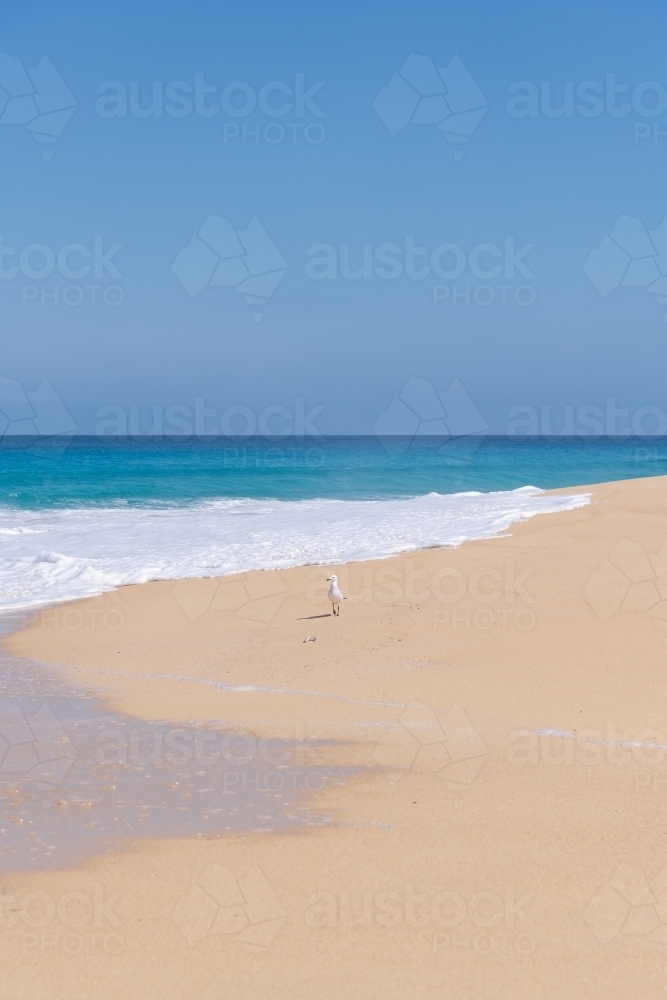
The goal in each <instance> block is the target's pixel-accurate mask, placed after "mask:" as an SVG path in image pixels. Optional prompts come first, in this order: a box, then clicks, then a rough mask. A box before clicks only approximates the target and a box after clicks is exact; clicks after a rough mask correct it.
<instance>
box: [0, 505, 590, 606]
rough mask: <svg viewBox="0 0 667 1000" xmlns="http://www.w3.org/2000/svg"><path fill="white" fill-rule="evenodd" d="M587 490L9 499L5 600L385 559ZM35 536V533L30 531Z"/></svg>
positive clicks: (481, 534)
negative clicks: (68, 501) (113, 502)
mask: <svg viewBox="0 0 667 1000" xmlns="http://www.w3.org/2000/svg"><path fill="white" fill-rule="evenodd" d="M588 500H589V497H588V495H587V494H574V495H561V496H553V495H547V494H544V493H542V492H541V491H540V490H538V489H536V488H535V487H532V486H526V487H522V488H521V489H517V490H508V491H503V492H497V493H455V494H450V495H445V496H443V495H441V494H439V493H429V494H427V495H426V496H421V497H412V498H409V499H400V500H295V501H284V500H229V499H221V500H214V501H206V502H201V503H196V504H189V505H181V506H176V505H174V506H164V505H163V506H149V505H146V506H136V507H131V506H127V505H124V506H117V507H90V508H70V509H51V510H47V511H45V510H39V511H36V510H33V511H21V510H17V509H16V508H10V507H0V534H1V535H2V536H3V537H2V542H1V543H0V610H3V609H16V608H27V607H34V606H36V605H41V604H47V603H54V602H59V601H67V600H72V599H73V598H77V597H92V596H95V595H98V594H101V593H103V592H104V591H107V590H111V589H113V588H114V587H118V586H121V585H124V584H130V583H146V582H147V581H149V580H174V579H181V578H185V577H214V576H226V575H228V574H230V573H239V572H244V571H246V570H258V569H284V568H287V567H289V566H303V565H313V564H319V565H326V564H332V563H342V562H355V561H359V560H362V559H378V558H382V557H385V556H391V555H396V554H398V553H401V552H408V551H411V550H414V549H420V548H432V547H436V546H452V547H453V546H457V545H460V544H461V543H462V542H464V541H467V540H470V539H479V538H491V537H494V536H497V535H499V534H502V533H503V532H504V531H506V530H507V528H508V527H509V525H510V524H512V523H513V522H516V521H522V520H525V519H526V518H529V517H532V516H534V515H535V514H546V513H553V512H556V511H563V510H572V509H574V508H575V507H582V506H584V505H585V504H586V503H588ZM33 536H36V537H33Z"/></svg>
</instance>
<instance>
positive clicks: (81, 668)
mask: <svg viewBox="0 0 667 1000" xmlns="http://www.w3.org/2000/svg"><path fill="white" fill-rule="evenodd" d="M559 492H570V493H573V492H590V493H591V494H592V502H591V504H590V505H589V506H587V507H584V508H581V509H578V510H574V511H569V512H564V513H559V514H549V515H541V516H536V517H534V518H532V519H531V520H529V521H527V522H524V523H522V524H517V525H515V526H513V528H512V529H511V531H510V533H509V534H508V535H507V536H506V537H503V538H498V539H493V540H486V541H480V542H470V543H467V544H464V545H463V546H461V547H460V548H458V549H455V550H448V549H437V550H436V549H434V550H427V551H422V552H418V553H414V554H411V555H408V556H405V557H398V558H393V559H387V560H382V561H377V562H366V563H363V564H354V565H347V566H341V567H338V568H335V569H334V568H333V567H327V568H322V567H307V568H300V569H292V570H286V571H281V572H280V573H274V572H266V573H253V574H247V575H245V576H243V577H235V578H225V579H222V580H188V581H180V582H178V583H176V584H174V583H151V584H144V585H141V586H133V587H126V588H122V589H120V590H118V591H117V592H115V593H113V594H108V595H105V596H104V597H103V598H100V599H96V600H88V601H82V602H77V603H75V604H71V605H68V606H63V607H59V608H56V609H52V610H49V611H47V612H44V613H42V614H40V615H38V616H37V617H36V620H34V621H33V622H32V623H31V624H30V625H29V627H27V628H26V629H24V630H23V631H21V632H18V633H15V634H14V635H13V636H11V637H10V638H9V640H7V641H6V644H5V645H6V648H7V649H8V650H9V651H10V652H11V653H12V654H14V655H18V656H24V657H29V658H33V659H36V660H41V661H48V662H50V663H58V664H60V665H62V666H61V667H60V668H59V669H60V672H61V674H62V676H64V677H65V678H67V679H70V680H71V681H72V682H73V684H75V685H76V686H77V687H79V688H82V687H83V688H85V689H86V690H88V691H94V692H97V693H99V694H101V695H103V696H104V697H105V699H106V700H107V701H108V703H109V705H110V706H112V707H113V708H114V709H115V710H118V711H122V712H125V713H129V714H132V715H135V716H138V717H141V718H145V719H160V720H172V721H174V722H176V721H179V720H181V721H184V720H202V721H204V720H225V721H226V722H227V723H229V725H230V726H235V727H237V728H239V729H240V730H244V731H247V732H251V733H253V734H254V735H255V736H256V737H258V738H262V737H271V736H276V735H282V736H284V737H286V738H288V739H291V740H296V741H299V749H298V753H299V754H300V756H299V758H298V761H299V762H300V766H301V767H302V768H305V769H306V770H307V768H308V765H309V762H310V763H311V764H313V766H314V763H313V762H314V761H316V760H320V759H322V755H324V757H325V758H326V760H327V761H329V762H331V761H333V762H338V763H342V764H346V765H355V766H356V767H357V768H358V769H359V770H358V773H357V774H356V776H354V777H350V778H349V779H348V780H347V781H346V782H345V783H344V784H343V785H342V786H333V787H325V788H323V789H322V790H320V791H312V792H311V793H308V795H307V796H306V798H305V799H304V801H306V802H307V803H308V804H309V805H310V806H311V807H312V809H313V810H314V813H317V812H322V811H324V812H326V813H328V814H329V815H330V817H331V820H332V822H330V823H329V824H328V825H323V826H311V827H308V828H306V829H301V830H298V831H294V832H289V833H281V834H279V835H278V834H267V833H263V834H259V833H249V834H243V835H242V834H238V835H230V836H224V837H220V838H217V839H210V840H206V839H190V840H185V839H163V840H141V839H138V840H135V841H132V842H128V843H127V844H126V845H125V846H124V849H121V850H119V851H118V852H116V853H113V854H111V855H106V856H105V857H103V858H100V859H97V860H94V861H91V862H87V863H86V864H85V865H83V866H82V867H80V868H76V869H75V870H68V871H57V872H46V873H45V872H39V873H38V872H34V873H30V874H17V875H11V876H6V877H5V878H4V879H3V884H2V892H3V894H4V896H5V897H12V899H11V900H9V901H7V899H5V905H4V909H3V911H2V912H0V920H1V921H2V924H3V929H2V933H1V934H0V995H1V996H3V997H8V998H11V1000H19V998H24V997H25V998H30V1000H38V998H41V997H45V998H49V1000H51V998H61V997H62V998H67V1000H98V998H100V1000H106V998H113V1000H124V998H128V1000H129V998H132V1000H136V998H139V997H141V998H144V997H146V998H152V997H156V998H157V997H159V998H160V1000H172V998H174V1000H181V998H183V1000H185V998H188V1000H190V998H192V997H197V998H198V1000H218V998H219V1000H222V998H230V1000H232V998H234V1000H236V998H243V1000H245V998H268V997H276V998H283V997H284V998H289V1000H302V998H303V1000H310V998H314V997H318V998H329V997H331V998H346V997H350V998H355V1000H357V998H359V997H364V998H365V997H369V998H375V997H378V998H380V997H381V998H383V1000H386V998H394V997H395V998H397V1000H398V998H401V1000H404V998H412V997H420V998H421V997H424V998H436V997H437V998H442V997H451V998H475V1000H486V998H494V1000H495V998H508V1000H510V998H511V1000H522V998H526V1000H527V998H530V1000H537V998H545V1000H547V998H548V1000H555V998H561V997H568V998H572V1000H575V998H586V1000H597V998H600V1000H601V998H603V997H604V998H615V997H623V998H624V1000H626V998H627V997H628V996H638V997H639V996H641V997H648V998H653V997H663V996H665V994H666V992H667V976H666V972H667V868H666V866H667V809H666V806H667V684H666V682H665V679H666V673H667V651H666V649H665V637H667V631H666V630H665V629H664V626H665V625H667V503H666V502H665V501H666V499H667V478H662V477H656V478H653V479H641V480H635V481H626V482H620V483H610V484H604V485H600V486H594V487H590V488H588V489H587V490H583V491H582V490H569V491H559ZM332 570H333V571H335V572H337V574H338V576H339V579H340V585H341V588H342V590H343V593H344V594H346V596H347V600H346V601H345V602H344V605H343V608H342V613H341V615H340V618H334V617H332V616H331V615H330V614H329V611H330V608H329V606H328V604H327V602H326V589H327V584H326V582H325V581H326V577H327V576H328V575H329V572H330V571H332ZM307 636H314V637H316V641H314V642H308V643H304V641H303V640H304V639H305V638H306V637H307ZM221 684H222V685H224V687H221ZM244 686H246V687H247V686H253V687H256V688H261V689H264V690H260V691H257V690H254V691H248V690H245V691H244V690H235V689H236V688H242V687H244ZM540 730H541V731H542V732H539V731H540ZM568 734H570V735H569V736H568ZM313 739H315V740H327V741H331V742H330V743H329V744H327V745H326V746H325V747H324V749H318V745H317V744H315V747H313V745H312V742H310V741H312V740H313ZM659 744H664V748H660V746H659ZM295 753H297V751H295ZM318 755H319V757H318ZM295 760H296V757H295ZM40 893H41V894H45V895H43V896H37V897H34V899H33V901H32V902H31V896H32V895H33V894H40ZM72 894H74V895H72ZM96 894H97V896H96ZM96 899H97V902H96ZM12 900H13V901H12ZM100 900H103V901H106V909H105V908H104V905H103V904H101V903H100ZM49 901H50V902H49ZM51 904H52V905H51ZM17 907H18V909H19V910H21V912H16V911H17ZM40 907H41V909H40ZM21 908H22V909H21ZM35 914H37V917H36V916H35ZM41 914H44V916H43V917H41V918H40V915H41ZM36 925H39V926H36Z"/></svg>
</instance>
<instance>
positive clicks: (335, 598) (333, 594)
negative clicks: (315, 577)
mask: <svg viewBox="0 0 667 1000" xmlns="http://www.w3.org/2000/svg"><path fill="white" fill-rule="evenodd" d="M327 583H331V586H330V587H329V593H328V594H327V597H328V598H329V600H330V601H331V607H332V608H333V613H334V615H336V614H338V615H339V614H340V602H341V601H344V600H345V598H344V597H343V595H342V594H341V592H340V590H339V588H338V577H337V576H336V575H335V574H334V575H333V576H328V577H327ZM336 606H338V611H336Z"/></svg>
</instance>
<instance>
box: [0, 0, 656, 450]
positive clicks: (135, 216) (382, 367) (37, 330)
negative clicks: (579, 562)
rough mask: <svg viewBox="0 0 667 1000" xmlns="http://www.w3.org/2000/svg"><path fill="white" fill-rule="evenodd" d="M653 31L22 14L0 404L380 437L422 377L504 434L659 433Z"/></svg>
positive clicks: (639, 17)
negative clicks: (641, 415) (530, 415)
mask: <svg viewBox="0 0 667 1000" xmlns="http://www.w3.org/2000/svg"><path fill="white" fill-rule="evenodd" d="M666 22H667V8H666V7H665V5H664V3H660V2H657V0H643V2H641V3H632V2H629V0H628V2H618V0H604V2H602V0H598V2H596V0H583V2H582V0H577V2H573V0H558V2H551V0H546V2H541V3H535V2H534V0H513V2H510V3H502V4H501V3H491V2H484V3H480V2H474V0H473V2H468V3H461V2H459V3H449V2H435V0H429V2H420V0H412V2H410V3H406V2H404V3H397V2H395V0H389V2H386V0H385V2H383V3H376V2H366V3H359V2H350V0H343V2H338V3H335V4H313V3H310V2H309V3H304V2H292V3H289V4H276V3H269V2H254V0H247V2H246V3H244V4H223V3H220V2H213V0H208V2H206V0H191V2H188V3H183V2H176V0H160V2H159V3H158V2H156V0H141V2H140V3H136V2H132V3H130V2H128V0H118V2H116V3H114V4H111V5H108V4H106V5H100V4H91V3H90V2H74V0H63V2H62V3H59V4H52V3H46V2H41V3H30V2H27V3H25V4H14V5H10V6H9V7H7V8H6V9H5V11H4V12H3V31H2V43H1V48H2V51H3V52H4V54H5V56H4V57H3V60H1V61H0V88H2V89H3V90H4V92H5V96H3V94H2V93H0V104H4V109H3V110H2V112H0V176H1V178H2V192H3V198H2V203H3V211H2V225H1V227H0V234H1V236H2V248H1V249H0V253H1V254H2V256H1V257H0V304H1V308H2V334H1V336H2V352H1V354H0V359H1V360H0V376H4V377H5V378H9V379H14V380H17V381H19V382H20V383H21V385H22V386H23V387H24V388H25V389H26V391H32V390H34V389H35V388H36V387H37V386H38V385H39V383H40V382H41V381H42V380H43V379H48V380H49V381H50V382H51V384H52V385H53V387H54V388H55V390H56V391H57V393H58V394H59V396H60V397H61V398H62V400H63V401H64V403H65V404H66V406H67V407H68V409H69V410H70V411H71V412H72V414H74V417H75V420H76V421H77V424H78V426H79V427H80V429H81V430H84V431H86V430H87V431H90V430H91V429H93V427H94V424H95V420H96V419H97V418H96V413H97V412H98V411H99V408H100V407H102V406H104V405H116V406H120V407H123V408H125V409H127V408H128V407H130V406H131V405H135V406H139V407H140V408H141V413H142V419H144V417H145V414H146V413H147V412H148V410H149V408H151V407H153V406H160V407H163V408H164V407H169V406H173V405H183V406H185V407H189V408H193V407H194V400H195V398H197V397H199V398H202V399H203V400H204V405H205V406H206V407H208V408H215V409H216V410H217V412H218V413H221V412H223V411H225V409H227V408H229V407H230V406H240V407H247V408H248V409H249V410H251V411H252V412H253V413H254V414H259V413H260V412H262V411H263V410H265V409H266V407H269V406H279V407H285V408H286V409H287V410H288V411H289V412H290V413H292V414H293V413H294V409H295V406H296V405H297V404H296V403H295V400H296V399H297V398H303V400H304V401H305V402H304V403H303V404H299V405H303V406H305V407H306V412H308V410H309V409H310V408H312V407H315V406H318V407H320V406H321V407H323V408H324V409H323V410H322V411H321V412H320V414H319V416H318V418H317V424H318V427H319V429H320V430H322V431H324V432H330V433H334V432H341V433H345V432H351V433H370V432H371V430H372V428H373V426H374V425H375V422H376V420H377V418H378V416H379V414H380V413H381V412H382V411H384V410H386V409H387V407H388V406H389V404H390V403H391V400H392V399H393V397H394V396H395V395H396V394H397V393H399V392H400V391H401V389H402V387H403V386H404V385H405V383H406V381H407V380H408V378H409V377H411V376H414V377H415V378H418V379H424V380H428V381H430V382H431V383H432V384H433V386H434V387H435V389H436V390H437V391H438V392H446V391H447V390H449V388H450V386H451V384H452V382H454V380H456V379H458V380H460V382H461V383H462V385H463V386H464V388H465V390H466V392H467V394H468V395H469V397H470V398H471V399H472V400H473V401H474V404H475V406H476V408H477V410H478V411H479V413H481V414H482V416H483V418H484V421H485V422H486V425H487V426H488V427H489V428H490V429H491V430H493V431H495V432H496V433H503V432H504V431H505V430H506V429H507V426H508V421H509V419H510V417H509V414H510V413H511V411H512V410H513V408H515V407H517V406H530V407H532V408H533V409H534V410H535V412H537V413H538V414H541V413H542V410H541V408H542V407H547V408H549V409H548V410H547V411H545V412H547V413H548V414H549V415H550V418H551V420H552V423H553V424H554V425H556V427H555V429H557V425H558V424H559V423H562V419H563V413H564V407H566V406H572V407H574V411H575V413H576V411H577V410H578V409H580V408H581V407H583V406H599V407H601V408H604V407H605V406H607V404H606V402H605V401H606V399H607V398H608V397H613V398H614V400H615V404H614V405H615V406H617V407H619V408H627V409H628V410H629V412H630V414H631V415H632V413H634V412H636V411H637V410H638V409H640V408H642V407H646V406H649V407H659V408H661V409H662V410H664V411H667V391H666V389H665V377H664V372H665V362H666V360H667V322H666V320H665V316H667V282H666V283H665V289H662V288H661V287H660V283H659V279H660V277H661V275H663V274H667V227H666V228H665V231H664V235H663V231H662V230H659V231H658V232H657V233H655V232H654V234H653V235H651V231H652V230H653V231H655V230H658V227H659V226H660V223H661V222H662V221H663V220H664V219H665V217H667V185H666V183H665V178H666V177H667V169H666V168H667V62H666V61H665V56H664V38H665V28H666V26H667V24H666ZM411 53H413V54H414V56H413V57H412V59H411V60H408V57H409V56H410V54H411ZM43 56H47V57H48V60H50V62H48V61H47V62H46V63H45V62H43V61H41V60H42V57H43ZM415 56H416V57H421V58H415ZM6 57H11V58H6ZM457 57H458V58H457ZM406 60H408V61H407V62H406ZM31 70H32V71H33V72H32V75H31V74H30V71H31ZM399 71H400V72H399ZM438 71H443V72H442V73H439V72H438ZM26 81H27V83H26ZM392 81H393V83H392ZM385 88H388V89H385ZM154 98H155V100H154ZM74 105H75V110H74V112H73V113H72V111H71V108H72V107H74ZM559 108H560V109H562V111H563V113H562V114H560V115H558V109H559ZM31 109H32V110H31ZM415 116H416V117H417V119H419V118H422V119H424V121H423V122H422V123H419V122H418V121H415V120H414V119H415ZM439 125H442V126H443V127H442V128H439V127H438V126H439ZM392 132H393V133H395V134H392ZM466 134H468V136H469V137H468V138H467V139H465V135H466ZM456 137H458V138H459V140H461V141H449V140H450V139H452V138H456ZM53 140H55V141H53ZM211 216H212V217H213V219H210V218H209V217H211ZM621 217H626V218H625V219H624V220H623V219H621V222H620V223H619V221H618V220H619V218H621ZM255 218H256V219H257V220H258V222H257V223H254V222H253V220H254V219H255ZM207 220H208V222H207ZM220 220H226V222H224V221H220ZM205 224H206V229H203V227H204V226H205ZM609 233H611V236H607V239H606V241H604V238H605V236H606V235H607V234H609ZM195 234H200V235H199V236H197V238H196V239H195V240H193V237H194V236H195ZM603 241H604V242H603ZM601 243H602V246H601ZM188 248H189V249H188ZM597 248H600V249H599V252H598V253H597V255H596V254H593V256H592V257H591V256H590V255H591V253H592V251H595V250H596V249H597ZM172 265H174V267H172ZM584 265H586V267H584ZM355 274H356V275H357V277H353V275H355ZM211 282H213V284H212V283H211ZM218 282H222V284H220V283H218ZM623 282H625V284H624V283H623ZM656 282H658V284H657V285H656ZM244 283H245V284H244ZM603 293H604V294H603ZM661 293H662V294H661ZM56 297H57V301H56ZM661 298H662V299H663V300H664V301H662V302H661V301H660V299H661ZM146 419H147V417H146ZM540 419H542V417H541V416H540ZM552 429H553V428H552Z"/></svg>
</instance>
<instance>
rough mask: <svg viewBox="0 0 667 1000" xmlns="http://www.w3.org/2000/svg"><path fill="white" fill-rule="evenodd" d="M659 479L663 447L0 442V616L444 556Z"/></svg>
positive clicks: (508, 442) (366, 441)
mask: <svg viewBox="0 0 667 1000" xmlns="http://www.w3.org/2000/svg"><path fill="white" fill-rule="evenodd" d="M664 472H667V441H665V439H663V438H647V439H634V438H625V439H609V438H602V439H598V440H584V439H561V440H554V439H548V440H545V439H536V440H526V439H510V438H499V437H491V436H487V437H469V438H453V439H452V438H450V439H441V438H438V437H429V438H426V437H425V438H414V439H408V438H382V439H379V438H376V437H326V438H309V437H306V438H302V439H297V438H281V439H273V438H272V439H266V438H258V437H253V438H247V439H237V438H222V437H217V438H214V439H208V440H199V439H189V440H185V441H184V440H178V439H164V438H163V439H145V438H129V439H123V440H107V439H98V438H82V437H72V438H65V437H58V438H53V439H38V440H32V439H29V438H25V437H22V438H5V439H4V440H3V441H2V442H1V444H0V610H2V609H15V608H21V607H30V606H36V605H39V604H44V603H48V602H53V601H62V600H68V599H71V598H73V597H79V596H86V595H92V594H96V593H101V592H103V591H105V590H108V589H110V588H112V587H114V586H117V585H119V584H126V583H135V582H143V581H146V580H154V579H176V578H180V577H192V576H219V575H225V574H228V573H237V572H243V571H245V570H251V569H266V568H274V569H280V568H283V567H287V566H294V565H305V564H322V565H326V564H332V563H337V562H345V561H350V560H358V559H368V558H378V557H383V556H388V555H392V554H395V553H398V552H405V551H410V550H411V549H417V548H423V547H430V546H439V545H450V546H452V545H459V544H461V543H462V542H463V541H465V540H466V539H471V538H484V537H490V536H492V535H496V534H498V533H501V532H503V531H505V530H506V529H507V527H508V526H509V525H510V524H511V523H513V522H515V521H517V520H522V519H524V518H526V517H531V516H533V515H534V514H538V513H540V512H547V511H553V510H561V509H567V508H568V507H572V506H579V505H581V504H582V503H585V502H587V501H586V497H585V496H582V495H581V494H577V495H572V496H557V497H554V496H553V495H549V494H546V495H545V494H544V493H542V492H541V491H544V490H551V489H555V488H563V487H573V486H583V485H586V484H592V483H597V482H607V481H611V480H617V479H631V478H639V477H643V476H655V475H660V474H662V473H664Z"/></svg>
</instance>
